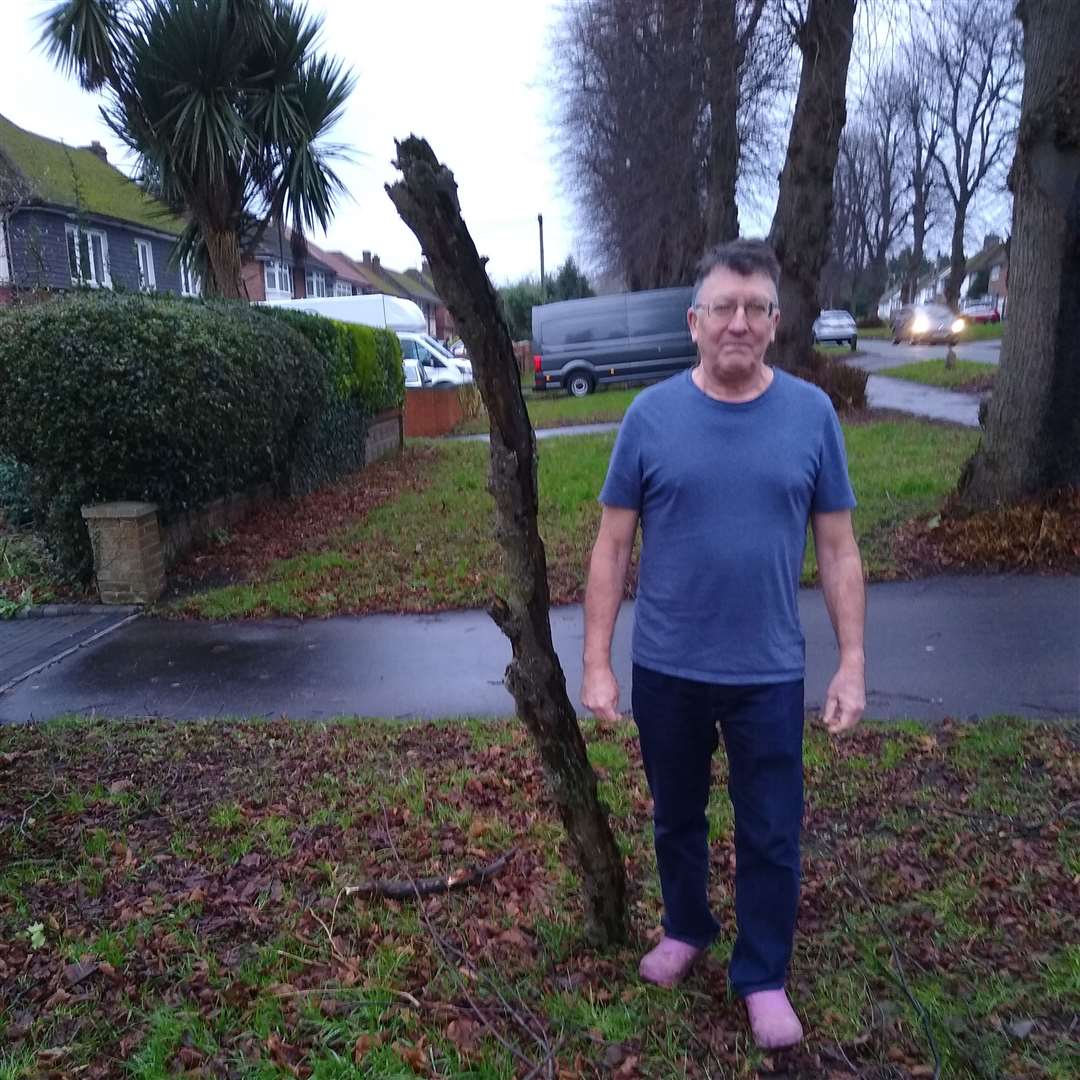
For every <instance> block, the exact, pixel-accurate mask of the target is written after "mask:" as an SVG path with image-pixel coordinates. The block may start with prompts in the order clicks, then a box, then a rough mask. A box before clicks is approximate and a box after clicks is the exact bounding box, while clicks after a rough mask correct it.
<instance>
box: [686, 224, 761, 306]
mask: <svg viewBox="0 0 1080 1080" xmlns="http://www.w3.org/2000/svg"><path fill="white" fill-rule="evenodd" d="M717 267H721V268H723V269H724V270H731V271H733V272H734V273H736V274H739V275H740V276H741V277H750V275H751V274H764V275H765V276H766V277H769V278H771V279H772V283H773V285H774V286H776V291H777V293H778V294H779V292H780V263H779V262H778V261H777V259H776V252H775V251H773V249H772V248H771V247H770V246H769V245H768V244H767V243H766V242H765V241H764V240H750V239H742V238H740V239H738V240H729V241H728V242H727V243H726V244H717V245H716V247H713V248H709V250H708V251H706V252H705V254H704V255H702V256H701V261H700V262H699V263H698V265H697V276H696V277H695V278H694V302H695V303H696V302H697V298H698V293H699V292H700V291H701V283H702V282H703V281H704V280H705V279H706V278H707V277H708V276H709V275H710V274H711V273H712V272H713V271H714V270H715V269H716V268H717Z"/></svg>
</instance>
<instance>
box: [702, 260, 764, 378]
mask: <svg viewBox="0 0 1080 1080" xmlns="http://www.w3.org/2000/svg"><path fill="white" fill-rule="evenodd" d="M687 319H688V321H689V323H690V336H691V337H692V338H693V339H694V344H696V345H697V348H698V354H699V355H700V356H701V364H702V367H703V368H704V369H705V372H706V374H708V375H709V376H711V377H712V378H714V379H718V380H721V381H731V380H732V379H739V378H744V377H748V376H750V375H752V374H753V372H754V371H755V370H756V369H757V368H758V367H760V365H761V364H762V362H763V361H764V358H765V352H766V350H767V349H768V347H769V345H770V344H771V342H772V340H773V338H775V337H776V327H777V324H778V323H779V322H780V311H779V307H778V304H777V296H776V287H775V286H774V285H773V282H772V278H770V277H769V276H768V274H751V275H750V276H749V277H743V276H742V274H736V273H735V272H734V271H733V270H728V269H727V268H726V267H720V266H718V267H717V268H716V269H715V270H713V271H712V272H711V273H710V274H709V276H708V277H707V278H705V280H704V281H703V282H702V283H701V288H700V290H699V291H698V295H697V300H696V301H695V304H694V306H693V307H692V308H691V309H690V311H689V313H688V314H687Z"/></svg>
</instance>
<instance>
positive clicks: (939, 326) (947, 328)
mask: <svg viewBox="0 0 1080 1080" xmlns="http://www.w3.org/2000/svg"><path fill="white" fill-rule="evenodd" d="M966 325H967V324H966V323H965V322H964V320H963V319H962V318H960V317H959V316H957V315H956V314H954V312H953V311H952V310H951V309H950V308H947V307H946V306H945V305H944V304H909V305H907V306H906V307H902V308H901V309H900V310H899V311H898V312H897V313H896V315H895V316H893V344H894V345H899V344H900V343H901V342H904V341H909V342H911V344H912V345H942V344H946V343H948V344H949V345H955V344H956V342H957V341H958V340H959V337H960V335H961V334H962V333H963V331H964V327H965V326H966Z"/></svg>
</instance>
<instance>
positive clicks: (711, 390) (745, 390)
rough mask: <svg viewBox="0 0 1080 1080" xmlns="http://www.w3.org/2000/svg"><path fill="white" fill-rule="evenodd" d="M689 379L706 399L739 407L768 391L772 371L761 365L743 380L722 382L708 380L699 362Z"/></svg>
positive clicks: (763, 364)
mask: <svg viewBox="0 0 1080 1080" xmlns="http://www.w3.org/2000/svg"><path fill="white" fill-rule="evenodd" d="M690 378H691V379H693V380H694V385H695V386H696V387H697V388H698V389H699V390H700V391H701V392H702V393H703V394H704V395H705V396H706V397H711V398H712V399H713V400H714V401H725V402H727V403H728V404H729V405H739V404H742V403H744V402H747V401H753V400H754V398H758V397H761V395H762V394H764V393H765V391H766V390H768V388H769V387H770V386H771V385H772V381H773V369H772V368H771V367H768V366H767V365H766V364H765V363H761V364H759V365H758V366H757V367H756V368H755V369H754V370H753V371H752V372H750V373H748V374H747V376H746V377H745V378H743V379H739V380H737V381H732V382H723V381H720V380H718V379H713V378H710V377H709V375H708V374H707V373H706V371H705V367H704V365H703V364H701V363H700V362H699V363H698V365H697V367H695V368H694V369H693V371H691V372H690Z"/></svg>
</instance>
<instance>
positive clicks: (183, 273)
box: [180, 259, 202, 296]
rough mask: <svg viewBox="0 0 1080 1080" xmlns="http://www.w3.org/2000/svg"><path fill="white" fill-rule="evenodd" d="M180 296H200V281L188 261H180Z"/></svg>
mask: <svg viewBox="0 0 1080 1080" xmlns="http://www.w3.org/2000/svg"><path fill="white" fill-rule="evenodd" d="M180 295H181V296H202V281H201V280H200V278H199V275H198V274H196V273H195V271H194V269H192V266H191V262H190V260H188V259H182V260H181V261H180Z"/></svg>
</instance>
